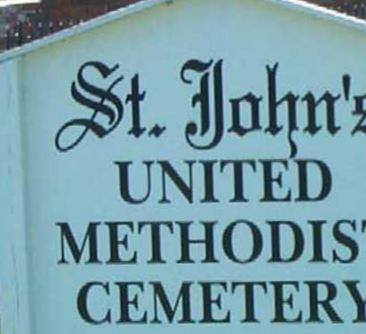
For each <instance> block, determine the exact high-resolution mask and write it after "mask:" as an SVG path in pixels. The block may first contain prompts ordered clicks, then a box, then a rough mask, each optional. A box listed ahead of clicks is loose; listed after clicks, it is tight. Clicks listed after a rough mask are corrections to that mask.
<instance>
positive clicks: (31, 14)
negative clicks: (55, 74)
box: [0, 0, 139, 50]
mask: <svg viewBox="0 0 366 334" xmlns="http://www.w3.org/2000/svg"><path fill="white" fill-rule="evenodd" d="M137 1H139V0H42V1H41V2H40V3H28V4H20V5H14V6H7V7H1V8H0V49H2V50H4V49H10V48H13V47H15V46H20V45H22V44H24V43H27V42H30V41H32V40H34V39H38V38H41V37H43V36H47V35H49V34H52V33H54V32H56V31H59V30H62V29H65V28H68V27H70V26H73V25H76V24H78V23H80V22H83V21H86V20H89V19H91V18H93V17H96V16H99V15H102V14H104V13H107V12H109V11H112V10H115V9H118V8H120V7H123V6H127V5H129V4H131V3H135V2H137ZM0 3H1V0H0Z"/></svg>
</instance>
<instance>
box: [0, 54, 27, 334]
mask: <svg viewBox="0 0 366 334" xmlns="http://www.w3.org/2000/svg"><path fill="white" fill-rule="evenodd" d="M21 62H22V59H20V58H19V59H16V60H13V61H9V62H7V63H5V64H3V65H2V67H1V79H0V87H1V88H0V95H1V101H2V102H1V113H0V120H1V123H2V124H3V126H2V127H1V130H0V143H1V144H0V152H1V153H0V154H1V157H2V159H1V164H0V175H1V177H0V212H1V224H0V235H1V242H0V253H1V264H0V276H1V280H0V296H1V297H0V319H1V324H0V325H1V327H0V329H1V333H10V334H16V333H29V331H28V330H29V318H28V317H29V314H28V305H29V303H28V268H27V259H26V253H27V252H26V238H27V236H26V226H25V203H24V183H23V177H24V173H23V172H24V170H23V167H24V164H23V157H24V156H23V136H22V129H23V123H22V116H21V113H22V111H21V105H22V86H21V84H20V81H19V78H22V73H21Z"/></svg>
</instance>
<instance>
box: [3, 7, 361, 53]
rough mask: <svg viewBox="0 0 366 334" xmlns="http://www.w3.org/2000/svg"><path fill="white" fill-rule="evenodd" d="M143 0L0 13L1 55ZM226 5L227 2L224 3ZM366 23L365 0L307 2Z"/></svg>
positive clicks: (11, 10)
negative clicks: (2, 51) (360, 19)
mask: <svg viewBox="0 0 366 334" xmlns="http://www.w3.org/2000/svg"><path fill="white" fill-rule="evenodd" d="M138 1H141V0H43V1H42V3H41V4H28V5H22V6H13V7H8V8H5V9H0V51H1V50H3V49H9V48H12V47H15V46H18V45H22V44H24V43H27V42H30V41H32V40H34V39H37V38H41V37H43V36H46V35H49V34H52V33H54V32H56V31H59V30H62V29H65V28H67V27H70V26H73V25H75V24H78V23H80V22H82V21H86V20H89V19H91V18H93V17H96V16H98V15H101V14H104V13H106V12H109V11H111V10H115V9H117V8H120V7H123V6H126V5H129V4H132V3H135V2H138ZM222 1H225V0H222ZM305 1H308V2H312V3H316V4H319V5H322V6H326V7H330V8H332V9H335V10H337V11H340V12H343V13H347V14H349V15H353V16H357V17H359V18H362V19H366V0H305Z"/></svg>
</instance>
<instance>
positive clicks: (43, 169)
mask: <svg viewBox="0 0 366 334" xmlns="http://www.w3.org/2000/svg"><path fill="white" fill-rule="evenodd" d="M360 26H361V24H360ZM24 50H26V49H24ZM365 54H366V35H365V32H364V31H359V30H355V29H352V28H350V27H347V26H344V25H340V24H338V23H337V22H332V21H326V20H324V19H322V18H317V17H313V16H309V15H305V14H304V13H303V12H301V11H291V10H288V9H287V8H286V7H281V6H277V5H276V4H271V3H268V2H262V1H257V0H228V1H222V0H186V1H174V2H173V3H172V4H170V5H166V4H165V3H163V4H159V5H157V6H155V7H152V8H150V9H149V10H146V11H141V12H139V13H136V14H135V15H132V16H128V17H125V18H123V19H121V20H116V21H111V22H109V23H108V24H105V25H100V26H98V29H93V30H90V31H85V32H84V33H83V34H80V35H72V36H71V35H70V36H69V38H67V39H62V40H60V41H58V42H56V43H54V44H50V45H47V47H44V48H39V49H34V50H32V52H30V53H24V55H23V56H24V59H22V62H23V63H22V72H21V76H20V81H19V85H20V91H22V92H23V93H22V95H21V97H16V98H15V101H14V102H10V107H8V106H7V104H6V103H5V102H6V101H8V96H9V94H8V93H6V92H7V90H6V89H8V88H9V87H10V86H11V85H14V80H16V79H13V81H11V79H9V81H6V82H4V83H2V85H1V87H2V90H1V92H2V94H6V95H5V96H6V97H7V98H5V99H2V107H1V110H2V112H1V119H2V120H3V122H2V123H4V122H5V121H6V120H7V119H8V118H9V117H10V116H9V114H8V113H10V112H11V113H12V112H13V111H14V112H15V114H14V115H17V114H16V112H17V111H18V112H19V115H20V118H21V121H20V123H21V124H22V126H19V125H17V124H18V123H17V122H19V120H17V119H15V121H14V122H15V125H14V126H13V127H10V128H9V129H7V128H6V129H3V130H2V131H3V132H2V135H3V136H4V138H5V139H3V140H1V146H0V147H1V150H2V156H4V155H5V156H8V153H7V148H8V146H9V144H7V143H8V142H12V143H13V144H14V147H15V148H19V147H23V149H22V152H23V154H21V153H20V152H18V153H17V155H16V158H15V161H14V162H13V163H12V166H13V167H11V168H10V170H12V171H14V173H17V174H16V175H15V176H14V177H13V178H11V179H9V180H14V179H17V180H21V179H22V173H23V178H24V185H22V184H15V185H14V187H15V190H14V194H15V195H14V196H12V197H11V198H10V199H9V198H6V199H5V200H4V201H5V202H4V203H6V207H8V203H9V202H10V201H12V200H15V199H19V198H20V199H21V197H20V195H19V196H18V195H17V194H20V193H21V190H20V189H21V188H23V189H24V199H25V204H26V205H25V211H24V207H23V205H24V203H18V204H15V205H16V207H18V208H19V211H17V212H18V214H20V215H21V216H20V217H15V218H12V213H11V212H8V211H2V212H5V213H2V220H3V219H5V220H8V218H9V217H10V218H11V219H12V221H14V222H15V223H14V224H15V225H14V226H13V225H11V224H10V223H9V222H6V224H2V230H1V231H3V230H5V233H4V234H3V235H2V236H1V240H5V241H6V242H5V243H4V244H1V246H0V247H2V248H3V247H6V248H5V249H4V252H5V253H6V254H7V255H6V258H7V260H6V263H7V264H9V265H10V263H11V261H12V260H11V256H10V255H9V249H10V248H9V247H10V246H9V245H8V242H9V243H12V240H13V238H12V237H9V235H14V232H11V233H10V232H8V231H9V229H10V230H11V229H12V228H16V229H17V232H16V234H17V235H18V233H19V237H20V240H21V241H20V253H19V254H24V252H23V253H22V250H23V251H24V247H25V246H24V242H23V241H22V240H23V239H22V238H23V235H22V233H23V232H24V229H22V223H23V221H24V219H23V218H24V216H23V215H22V213H24V212H25V224H26V229H25V231H26V238H27V249H28V252H27V261H29V265H28V268H29V270H28V275H29V285H30V286H29V289H30V294H29V296H30V314H31V326H32V327H31V333H32V334H33V333H34V334H46V333H50V332H51V333H54V334H67V333H85V334H100V333H108V334H117V333H120V332H121V331H123V330H125V331H126V332H128V333H129V334H140V333H151V332H152V331H153V332H155V331H156V332H159V334H160V333H161V334H166V333H171V332H174V333H175V334H181V333H186V332H187V330H189V331H192V332H193V333H210V334H216V333H222V332H223V331H225V330H230V331H232V332H233V333H241V332H242V331H247V332H253V331H256V332H257V333H258V334H259V333H261V334H262V333H268V332H269V331H271V333H273V334H284V333H290V332H291V333H292V332H294V331H296V332H299V333H303V334H307V333H312V332H314V330H316V331H321V332H322V333H332V334H344V333H345V332H346V331H349V332H351V333H354V334H359V333H362V332H363V331H364V329H363V327H362V325H359V326H358V325H354V324H352V323H351V322H348V323H346V324H344V325H337V326H335V325H331V324H323V325H319V326H310V325H309V326H307V325H305V326H304V327H300V325H293V326H290V327H281V326H275V325H272V324H270V322H269V321H264V322H263V323H262V324H260V325H248V326H244V325H242V324H240V323H234V324H230V325H221V326H199V325H197V326H192V327H190V326H187V327H186V326H178V325H173V326H161V327H160V326H156V327H155V326H152V327H148V326H130V327H123V326H122V327H121V326H118V325H111V326H101V327H100V326H90V325H87V324H85V323H84V322H83V321H82V320H81V319H80V318H79V317H78V315H77V310H76V306H75V296H76V293H77V291H78V289H79V288H80V286H81V285H82V284H84V283H85V282H87V281H91V280H101V281H111V282H113V281H118V280H139V279H143V280H158V279H160V278H162V277H163V278H166V280H167V281H168V282H169V283H170V284H174V282H176V281H177V280H180V279H186V280H210V279H222V280H225V279H228V280H258V279H262V278H263V277H266V279H269V278H270V279H271V280H277V279H283V278H284V277H283V274H284V269H283V268H277V267H271V268H269V267H267V266H266V264H265V261H259V262H256V263H255V264H253V265H250V266H248V267H246V266H244V267H240V266H235V265H232V264H230V263H224V264H223V265H222V266H221V267H220V268H217V267H216V266H214V265H212V266H205V267H204V268H202V267H200V266H198V265H195V266H187V267H184V268H181V267H180V266H179V265H169V266H161V267H160V266H159V267H151V266H148V265H140V266H131V267H124V266H122V267H119V266H116V267H109V266H85V265H78V266H64V267H63V266H60V265H58V264H57V260H58V259H59V251H60V250H59V237H58V231H57V228H56V226H55V223H56V222H62V221H68V222H70V224H71V226H73V227H74V230H75V231H78V233H80V234H79V235H81V233H82V232H83V229H84V228H85V227H86V224H87V223H88V222H90V221H113V220H131V221H138V220H146V219H151V220H159V219H163V220H167V219H182V220H184V219H187V220H190V219H203V220H209V219H215V220H216V219H218V220H219V221H220V222H222V224H225V222H227V221H232V220H235V219H239V218H247V219H252V220H253V221H258V222H262V221H264V220H266V219H284V218H286V219H294V220H302V219H304V220H305V219H312V218H313V219H314V218H322V217H324V219H329V220H334V219H340V218H358V219H362V218H364V216H363V215H364V214H365V211H364V209H363V207H364V194H365V192H366V181H365V182H363V178H364V171H365V170H366V168H365V167H366V160H365V159H364V154H365V152H366V141H365V138H364V137H363V136H356V137H352V136H351V135H350V130H351V129H352V125H353V123H352V118H351V116H350V114H351V112H352V109H351V108H350V106H349V104H344V109H343V110H342V111H341V112H340V113H339V114H338V115H337V116H338V117H339V122H340V123H341V124H342V125H343V126H344V127H345V128H346V129H347V130H348V131H345V132H342V134H340V135H339V136H337V137H335V138H331V137H330V136H324V137H322V138H321V140H320V138H317V137H315V138H309V137H304V136H301V135H300V134H295V139H296V141H297V142H298V145H299V155H298V156H299V157H301V158H318V159H323V160H325V161H327V162H328V163H329V164H330V165H331V167H332V171H333V173H334V178H335V182H336V184H335V187H334V190H333V192H332V196H331V198H330V199H328V200H327V201H325V202H322V203H318V204H315V205H314V204H312V205H303V206H301V207H300V206H298V205H295V204H281V205H274V204H268V205H263V204H260V203H257V202H253V203H251V204H250V205H249V204H248V205H234V204H231V205H228V204H227V203H226V204H225V203H224V204H220V205H217V206H212V207H207V206H204V205H201V204H194V205H188V204H186V203H184V202H180V201H177V204H174V205H170V206H159V205H157V204H156V200H155V201H150V202H149V203H147V204H145V205H142V206H140V207H139V208H138V210H137V209H136V207H135V206H129V205H126V204H125V203H123V202H122V201H121V199H120V197H119V193H118V187H117V182H118V177H117V176H118V175H117V170H116V167H115V166H114V165H113V162H114V161H123V160H136V161H137V162H140V161H142V160H159V159H169V160H171V161H175V162H179V161H182V160H188V159H217V158H220V159H225V158H226V159H234V158H236V159H238V158H256V159H264V158H286V157H288V143H287V140H286V137H285V136H282V137H281V136H280V137H278V138H276V139H273V138H272V137H271V136H270V135H268V136H264V135H261V136H259V135H258V136H257V135H254V136H250V137H248V138H245V139H243V141H239V140H238V139H232V138H230V137H227V138H226V139H225V140H224V141H223V142H222V143H221V144H220V146H219V147H218V148H216V149H215V150H212V151H208V152H198V151H194V150H192V149H191V148H190V147H189V146H188V145H187V143H186V141H185V140H184V128H185V125H186V123H187V122H188V121H189V120H191V119H192V118H194V117H195V116H196V112H194V111H193V110H192V108H191V106H190V98H191V95H192V93H193V92H194V90H193V89H192V87H189V86H187V85H185V84H183V83H182V82H181V81H180V79H179V72H180V68H181V66H182V65H183V64H184V62H186V61H187V60H188V59H192V58H197V59H201V60H204V61H208V60H210V59H214V60H219V59H224V76H225V78H224V79H225V89H226V93H227V95H226V96H227V98H229V97H233V96H235V97H237V96H240V95H241V94H242V93H243V92H247V91H249V90H250V91H255V92H262V94H264V93H265V92H264V90H263V88H264V87H265V66H266V65H274V64H275V63H276V62H279V66H280V67H279V82H280V84H279V89H280V90H282V91H283V92H287V91H288V90H290V89H291V90H292V91H294V92H299V93H301V94H305V93H306V92H307V91H308V90H312V91H314V92H319V94H320V93H322V92H324V90H325V89H329V90H331V91H334V92H340V91H341V90H342V88H341V77H342V75H343V74H345V73H349V74H351V75H352V84H353V86H352V87H353V93H354V94H363V93H364V92H365V91H366V82H365V80H364V78H365V76H366V65H365V62H364V59H365ZM14 55H16V53H14ZM6 57H8V56H4V58H3V60H4V62H3V64H2V67H1V68H0V71H1V73H10V74H9V75H10V76H13V75H14V73H15V70H14V69H13V68H12V66H15V65H13V64H11V63H9V62H8V61H6V60H7V59H8V58H6ZM90 60H99V61H103V62H105V63H106V64H108V65H110V66H113V65H115V64H120V72H119V73H121V74H123V75H124V76H125V78H126V79H125V80H124V81H123V83H122V84H121V86H120V89H119V92H120V94H121V96H123V95H124V94H125V93H126V88H127V87H128V83H129V80H130V78H131V77H132V76H133V75H134V74H135V73H139V74H140V78H141V85H142V87H141V88H142V89H145V90H146V91H147V94H148V95H147V100H146V102H145V103H144V105H143V110H144V113H145V114H144V122H146V124H148V125H151V124H154V122H156V118H158V119H159V120H162V122H163V123H164V124H165V125H166V126H167V127H168V132H167V133H166V135H165V137H164V139H160V140H154V139H147V138H144V139H140V140H139V141H136V140H134V139H132V138H131V137H128V136H126V131H127V130H128V127H127V119H128V116H127V115H128V110H129V109H128V108H126V111H125V112H126V115H125V118H124V120H123V121H122V123H121V125H120V126H119V128H118V129H117V130H116V131H114V132H113V133H112V134H111V135H109V136H108V137H106V138H105V139H103V140H97V139H96V138H94V137H93V136H91V135H90V136H89V135H88V136H87V137H86V138H85V140H84V141H83V142H82V143H81V144H80V145H79V146H78V147H77V148H75V149H74V150H72V151H70V152H68V153H65V154H60V153H59V152H57V150H56V149H55V147H54V137H55V134H56V133H57V131H58V129H59V128H60V127H61V126H62V125H63V124H64V123H65V122H66V121H67V120H69V119H71V118H73V117H77V116H79V115H80V116H82V115H83V113H84V112H89V111H85V110H83V108H81V107H80V106H78V105H77V104H75V102H74V101H73V100H72V98H71V96H70V86H71V83H72V81H73V80H75V78H76V74H77V71H78V69H79V67H80V66H81V65H82V64H83V63H85V62H86V61H90ZM4 77H6V76H4V75H3V76H2V78H4ZM3 80H5V79H3ZM95 80H96V81H97V79H96V78H95ZM15 82H16V81H15ZM97 82H98V81H97ZM98 83H100V84H102V82H98ZM9 85H10V86H9ZM16 101H21V104H20V105H21V110H19V107H17V105H16V103H17V102H16ZM13 103H14V104H15V106H14V108H13V107H12V105H13ZM225 107H226V108H228V102H227V101H226V104H225ZM12 115H13V114H12ZM14 115H13V117H16V116H14ZM20 129H21V130H22V131H19V130H20ZM5 131H9V132H5ZM19 132H21V137H22V139H19V138H20V133H19ZM4 143H6V144H4ZM20 143H22V144H23V146H21V145H20ZM350 148H352V149H350ZM340 156H341V158H340ZM20 161H22V164H23V167H24V171H23V172H22V171H21V170H19V171H18V170H17V169H16V168H19V164H20ZM342 161H347V163H343V162H342ZM11 162H12V160H9V163H11ZM17 166H18V167H17ZM3 168H5V167H3ZM14 168H15V169H14ZM6 173H7V172H6V170H3V169H2V172H1V175H2V176H3V175H6ZM361 181H362V182H361ZM2 182H5V180H3V181H2ZM8 187H9V185H7V184H4V186H3V187H2V189H8ZM249 187H250V188H251V189H253V190H254V192H255V191H256V190H255V189H256V187H257V185H256V180H250V181H249ZM218 188H220V189H222V191H223V193H227V192H228V184H227V183H225V182H224V181H220V182H219V184H218ZM177 198H178V199H179V195H177ZM349 199H352V200H349ZM13 219H14V220H13ZM18 222H20V223H19V224H18ZM16 226H19V227H16ZM4 235H6V237H4ZM17 240H18V236H17ZM7 245H8V246H7ZM137 246H139V247H141V248H144V247H145V246H146V245H145V244H143V243H141V244H138V245H137ZM173 246H174V245H173V244H168V247H169V249H171V253H172V254H174V247H173ZM17 247H18V246H17ZM365 251H366V249H365V244H363V245H362V249H361V250H360V252H363V253H364V252H365ZM19 256H22V255H19ZM6 267H7V266H5V265H2V268H6ZM25 267H26V263H25V259H22V260H21V262H20V266H19V268H23V270H24V268H25ZM310 269H311V270H310ZM19 270H21V269H19ZM350 271H351V272H352V277H361V278H362V277H363V276H364V274H365V269H364V265H362V263H359V262H358V263H356V264H355V265H352V266H351V267H343V266H335V265H334V266H333V265H329V266H327V265H324V266H323V265H320V266H312V267H309V265H307V264H306V261H305V260H304V261H300V262H298V263H296V264H293V265H290V266H289V268H288V269H286V273H287V272H288V275H286V276H287V278H288V279H291V280H304V279H308V280H311V279H315V278H317V279H319V278H320V279H321V278H322V277H323V279H325V278H327V277H329V273H330V272H331V276H332V277H333V279H334V280H337V281H338V280H342V279H347V278H348V276H349V272H350ZM2 273H3V271H2ZM17 277H21V278H24V280H25V279H26V273H24V272H22V273H21V275H17ZM285 278H286V277H285ZM6 284H8V285H6ZM23 284H24V283H23ZM4 285H5V287H4ZM9 286H10V287H9ZM22 286H26V285H22ZM2 289H3V291H4V289H5V291H6V292H5V296H6V297H7V298H9V300H6V301H5V302H6V303H11V305H15V304H14V303H15V302H14V300H15V294H16V292H15V291H13V289H14V286H13V285H11V284H9V282H8V281H7V278H3V277H2ZM24 289H25V288H24ZM24 294H25V295H26V290H24V291H23V294H21V295H22V296H24ZM0 298H1V295H0ZM25 300H26V299H25ZM110 302H111V303H112V306H113V307H114V310H116V308H117V307H118V305H117V302H118V301H117V299H116V298H113V296H112V298H111V299H110ZM236 303H237V305H239V304H240V301H239V300H237V301H236ZM338 303H339V305H341V306H342V305H346V307H349V305H348V304H347V303H346V302H345V301H344V300H342V299H341V300H340V301H338ZM342 303H346V304H342ZM25 305H26V304H25ZM100 306H101V307H103V306H104V303H102V301H100ZM3 310H4V311H3V312H5V313H4V322H5V324H6V327H5V332H4V334H8V332H10V333H11V334H13V333H14V334H24V333H26V331H25V330H24V328H23V329H16V326H17V324H18V323H17V322H16V320H13V319H14V318H12V317H14V312H13V309H12V308H8V307H7V304H5V306H3ZM114 312H115V311H114ZM8 314H10V315H12V316H11V317H10V316H9V315H8ZM21 314H24V315H26V312H25V311H24V312H22V313H21ZM19 323H21V324H23V323H24V324H26V323H27V322H26V321H25V322H23V321H21V322H19ZM12 326H13V327H12ZM12 328H14V329H12Z"/></svg>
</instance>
